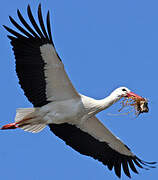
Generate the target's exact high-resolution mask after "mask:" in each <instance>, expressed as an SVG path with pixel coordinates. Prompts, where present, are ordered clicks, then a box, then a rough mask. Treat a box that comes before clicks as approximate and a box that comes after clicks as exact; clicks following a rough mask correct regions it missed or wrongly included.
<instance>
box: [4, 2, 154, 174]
mask: <svg viewBox="0 0 158 180" xmlns="http://www.w3.org/2000/svg"><path fill="white" fill-rule="evenodd" d="M27 13H28V18H29V20H30V22H31V24H32V26H33V28H31V27H30V25H29V24H28V23H27V22H26V21H25V19H24V18H23V16H22V15H21V13H20V11H19V10H17V15H18V17H19V20H20V21H21V23H22V24H23V26H24V28H23V27H22V26H20V25H19V24H18V23H17V22H16V21H15V20H14V19H13V18H12V17H9V18H10V21H11V22H12V24H13V25H14V26H15V27H16V28H17V29H18V30H19V31H20V32H21V33H19V32H17V31H14V30H13V29H10V28H9V27H6V26H4V27H5V29H6V30H7V31H8V32H9V33H11V34H12V35H8V38H9V39H10V40H11V45H12V46H13V51H14V55H15V59H16V72H17V75H18V78H19V84H20V85H21V88H22V89H23V90H24V93H25V95H26V97H27V98H28V100H29V101H30V102H31V103H32V104H33V106H34V108H21V109H17V113H16V117H15V122H14V123H10V124H7V125H5V126H3V127H2V128H1V129H15V128H22V129H23V130H25V131H29V132H32V133H37V132H40V131H41V130H42V129H43V128H45V127H46V126H47V125H48V126H49V127H50V130H51V131H52V132H53V133H54V134H55V135H56V136H58V137H59V138H61V139H62V140H64V141H65V142H66V144H67V145H69V146H71V147H72V148H73V149H75V150H76V151H78V152H79V153H81V154H83V155H87V156H91V157H93V158H94V159H97V160H99V161H101V162H102V163H103V164H104V165H105V166H107V167H108V168H109V170H112V169H113V168H114V171H115V173H116V175H117V176H118V177H121V166H122V168H123V170H124V173H125V174H126V175H127V176H128V177H131V175H130V171H129V169H131V170H132V171H133V172H134V173H138V171H137V170H136V167H135V166H138V167H139V168H144V169H148V167H154V166H153V164H154V163H155V162H145V161H143V160H141V159H139V158H138V157H137V156H136V155H135V154H133V153H132V152H131V150H130V149H129V148H128V147H127V146H126V145H125V144H123V143H122V142H121V141H120V139H119V138H117V137H116V136H114V135H113V134H112V133H111V132H110V131H109V130H108V129H107V128H106V127H105V126H104V125H103V124H102V123H101V122H100V121H99V120H98V119H97V118H96V116H95V115H96V114H97V113H98V112H100V111H102V110H104V109H106V108H108V107H109V106H111V105H112V104H114V103H115V102H117V101H118V100H120V99H121V98H122V97H131V96H135V97H137V98H139V97H140V96H138V95H136V94H134V93H132V92H131V91H130V90H129V89H128V88H126V87H120V88H117V89H116V90H114V91H113V92H112V93H111V94H110V95H109V96H108V97H106V98H104V99H102V100H96V99H93V98H90V97H87V96H84V95H82V94H79V93H78V92H77V91H76V89H75V88H74V87H73V85H72V83H71V81H70V80H69V78H68V76H67V74H66V72H65V70H64V65H63V63H62V61H61V59H60V57H59V55H58V54H57V52H56V50H55V47H54V43H53V40H52V35H51V27H50V15H49V11H48V13H47V18H46V24H47V28H45V25H44V22H43V18H42V13H41V5H40V4H39V7H38V20H39V24H40V27H39V26H38V25H37V23H36V21H35V19H34V17H33V15H32V12H31V9H30V6H29V5H28V7H27Z"/></svg>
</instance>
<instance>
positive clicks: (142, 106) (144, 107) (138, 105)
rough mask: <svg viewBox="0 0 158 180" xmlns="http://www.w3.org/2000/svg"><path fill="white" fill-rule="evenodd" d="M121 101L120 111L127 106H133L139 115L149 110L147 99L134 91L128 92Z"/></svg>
mask: <svg viewBox="0 0 158 180" xmlns="http://www.w3.org/2000/svg"><path fill="white" fill-rule="evenodd" d="M121 103H122V107H121V109H120V110H119V111H121V110H122V109H123V108H124V107H126V106H131V107H133V108H134V111H135V114H136V116H138V115H139V114H141V113H147V112H149V108H148V101H147V99H146V98H143V97H141V96H138V95H136V94H135V93H132V92H130V93H128V94H127V97H124V99H123V100H122V102H121Z"/></svg>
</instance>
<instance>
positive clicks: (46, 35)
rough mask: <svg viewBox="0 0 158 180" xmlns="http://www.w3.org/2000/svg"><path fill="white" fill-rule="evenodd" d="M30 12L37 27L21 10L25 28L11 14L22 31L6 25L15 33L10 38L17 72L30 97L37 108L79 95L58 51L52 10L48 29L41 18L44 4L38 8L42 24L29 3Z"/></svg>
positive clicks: (30, 17) (26, 93)
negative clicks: (53, 33)
mask: <svg viewBox="0 0 158 180" xmlns="http://www.w3.org/2000/svg"><path fill="white" fill-rule="evenodd" d="M27 13H28V18H29V20H30V22H31V24H32V26H33V28H34V29H33V28H31V27H30V25H29V24H28V23H27V22H26V21H25V19H24V18H23V16H22V15H21V13H20V11H19V10H18V11H17V14H18V17H19V20H20V21H21V23H22V24H23V26H24V28H23V27H22V26H20V25H19V24H18V23H17V22H16V21H15V20H14V19H13V18H12V17H9V18H10V21H11V22H12V24H13V25H14V26H15V27H16V28H17V29H18V30H19V31H20V32H21V33H18V32H16V31H14V30H12V29H10V28H9V27H6V26H4V27H5V29H6V30H7V31H8V32H10V33H11V34H12V35H13V36H10V35H9V36H8V37H9V39H10V40H11V45H12V46H13V51H14V55H15V59H16V72H17V75H18V78H19V83H20V85H21V87H22V89H23V90H24V93H25V95H26V96H27V98H28V100H29V101H30V102H31V103H32V104H33V105H34V106H35V107H40V106H43V105H45V104H47V103H48V102H50V101H56V100H66V99H70V98H76V97H78V96H79V95H78V93H77V92H76V90H75V89H74V87H73V85H72V84H71V81H70V80H69V78H68V76H67V74H66V72H65V70H64V65H63V63H62V62H61V59H60V57H59V56H58V54H57V52H56V50H55V47H54V43H53V40H52V35H51V27H50V17H49V11H48V13H47V19H46V21H47V30H46V28H45V26H44V22H43V18H42V12H41V4H40V5H39V7H38V20H39V24H40V27H39V26H38V25H37V23H36V21H35V19H34V17H33V15H32V12H31V9H30V6H29V5H28V8H27Z"/></svg>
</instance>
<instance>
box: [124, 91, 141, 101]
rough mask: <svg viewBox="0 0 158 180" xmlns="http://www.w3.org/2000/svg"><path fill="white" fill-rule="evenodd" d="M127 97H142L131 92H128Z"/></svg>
mask: <svg viewBox="0 0 158 180" xmlns="http://www.w3.org/2000/svg"><path fill="white" fill-rule="evenodd" d="M127 97H136V98H137V99H143V98H142V97H141V96H139V95H137V94H135V93H133V92H128V93H127Z"/></svg>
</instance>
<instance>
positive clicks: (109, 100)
mask: <svg viewBox="0 0 158 180" xmlns="http://www.w3.org/2000/svg"><path fill="white" fill-rule="evenodd" d="M119 99H120V98H118V97H116V96H115V95H113V94H110V95H109V96H107V97H106V98H104V99H101V100H97V105H98V108H99V111H102V110H104V109H106V108H108V107H110V106H111V105H113V104H114V103H116V102H117V101H118V100H119Z"/></svg>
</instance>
